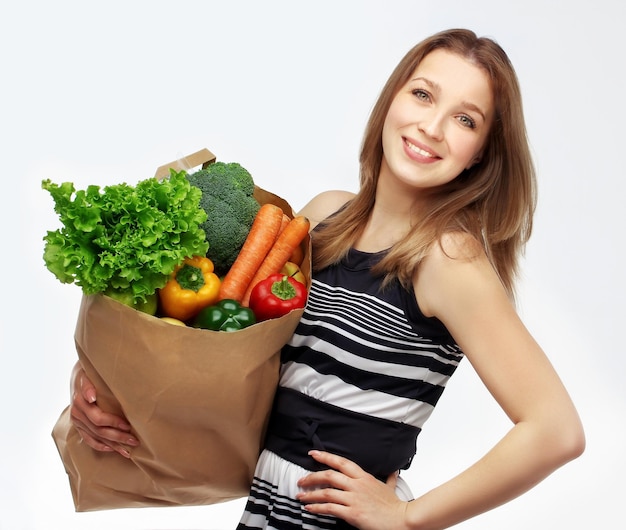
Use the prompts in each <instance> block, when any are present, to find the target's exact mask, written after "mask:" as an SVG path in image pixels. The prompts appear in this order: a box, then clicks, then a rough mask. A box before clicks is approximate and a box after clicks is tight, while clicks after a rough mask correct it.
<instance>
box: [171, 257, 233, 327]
mask: <svg viewBox="0 0 626 530" xmlns="http://www.w3.org/2000/svg"><path fill="white" fill-rule="evenodd" d="M213 270H214V266H213V262H212V261H211V260H210V259H209V258H206V257H204V256H193V257H191V258H187V259H185V261H183V263H182V264H181V265H179V266H178V267H177V268H176V269H175V270H174V272H173V273H172V275H171V277H170V279H169V280H168V282H167V283H166V284H165V286H164V287H163V288H161V289H159V301H160V311H161V313H162V314H163V315H164V316H168V317H172V318H177V319H178V320H183V321H185V320H189V319H190V318H193V317H194V316H196V315H197V314H198V313H199V312H200V310H202V309H203V308H205V307H207V306H210V305H211V304H214V303H215V302H217V299H218V295H219V291H220V284H221V281H220V279H219V277H218V276H217V274H215V273H214V272H213Z"/></svg>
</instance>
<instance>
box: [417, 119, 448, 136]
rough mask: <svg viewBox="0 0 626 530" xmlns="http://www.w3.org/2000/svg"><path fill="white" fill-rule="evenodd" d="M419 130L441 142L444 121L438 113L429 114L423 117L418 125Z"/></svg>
mask: <svg viewBox="0 0 626 530" xmlns="http://www.w3.org/2000/svg"><path fill="white" fill-rule="evenodd" d="M418 127H419V130H420V131H421V132H423V133H424V134H425V135H427V136H429V137H430V138H432V139H433V140H437V141H439V140H441V139H442V138H443V120H442V117H441V116H439V115H438V114H436V113H434V112H433V113H429V114H426V115H424V116H423V117H422V119H421V120H420V122H419V123H418Z"/></svg>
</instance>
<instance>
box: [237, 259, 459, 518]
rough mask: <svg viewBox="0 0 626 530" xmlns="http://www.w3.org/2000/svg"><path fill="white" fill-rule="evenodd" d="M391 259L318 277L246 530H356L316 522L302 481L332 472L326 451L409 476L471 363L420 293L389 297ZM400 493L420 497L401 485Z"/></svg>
mask: <svg viewBox="0 0 626 530" xmlns="http://www.w3.org/2000/svg"><path fill="white" fill-rule="evenodd" d="M382 256H383V253H376V254H370V253H364V252H360V251H357V250H351V251H350V253H349V255H348V256H347V258H346V259H345V260H344V261H343V262H342V263H341V264H339V265H336V266H332V267H329V268H327V269H324V270H323V271H320V272H317V273H315V274H314V277H313V280H312V285H311V290H310V294H309V298H308V302H307V306H306V308H305V311H304V314H303V316H302V319H301V321H300V323H299V325H298V327H297V329H296V331H295V333H294V335H293V337H292V339H291V340H290V342H289V343H288V344H287V345H286V346H285V347H284V348H283V351H282V354H281V375H280V382H279V387H278V390H277V394H276V399H275V403H274V407H273V412H272V417H271V419H270V425H269V428H268V434H267V438H266V442H265V449H264V451H263V453H262V454H261V456H260V458H259V462H258V464H257V468H256V471H255V477H254V482H253V484H252V488H251V491H250V496H249V498H248V502H247V504H246V507H245V512H244V514H243V516H242V519H241V522H240V523H239V526H238V530H245V529H274V530H294V529H301V528H302V529H308V530H323V529H341V528H352V527H351V526H349V525H348V524H347V523H345V522H344V521H340V520H338V519H336V518H333V517H328V516H318V515H314V514H309V513H307V512H306V511H305V510H303V509H302V505H301V503H300V502H299V501H298V500H296V499H295V495H296V493H297V492H298V487H297V485H296V483H297V481H298V479H299V478H301V477H303V476H304V475H306V474H307V473H309V472H310V471H314V470H319V469H322V467H321V465H320V464H318V463H317V462H315V461H314V460H313V459H312V458H311V457H309V456H308V455H307V452H308V451H309V450H310V449H322V450H326V451H329V452H332V453H336V454H339V455H342V456H345V457H347V458H349V459H350V460H353V461H355V462H356V463H357V464H359V465H360V466H361V467H362V468H363V469H365V470H366V471H368V472H369V473H371V474H373V475H374V476H376V477H378V478H379V479H381V480H386V479H387V477H388V476H389V475H390V474H391V473H393V472H394V471H397V470H399V469H406V468H408V467H409V465H410V463H411V459H412V458H413V455H414V454H415V444H416V439H417V436H418V434H419V433H420V431H421V429H422V426H423V424H424V422H425V421H426V419H427V418H428V417H429V416H430V414H431V412H432V411H433V408H434V406H435V404H436V403H437V401H438V399H439V397H440V396H441V394H442V392H443V390H444V387H445V384H446V382H447V380H448V379H449V377H450V376H451V375H452V374H453V372H454V371H455V369H456V367H457V366H458V364H459V362H460V361H461V359H462V357H463V353H462V352H461V350H460V348H459V347H458V346H457V345H456V343H455V342H454V340H453V339H452V337H451V336H450V334H449V333H448V331H447V330H446V328H445V327H444V326H443V325H442V323H441V322H440V321H438V320H437V319H434V318H427V317H425V316H424V315H422V313H421V312H420V310H419V307H418V305H417V303H416V300H415V295H414V293H413V292H412V291H407V290H406V289H404V288H402V287H401V286H400V284H399V283H397V282H394V283H392V284H390V285H389V286H388V287H387V288H385V289H384V290H381V280H382V278H381V277H377V276H374V275H373V274H372V273H371V268H372V266H373V265H374V264H375V263H376V262H377V261H378V260H380V258H382ZM396 492H397V494H398V496H399V497H400V498H402V499H404V500H410V499H411V493H410V491H409V490H408V488H407V487H406V484H405V483H404V482H403V481H402V480H401V479H400V480H399V482H398V488H397V491H396Z"/></svg>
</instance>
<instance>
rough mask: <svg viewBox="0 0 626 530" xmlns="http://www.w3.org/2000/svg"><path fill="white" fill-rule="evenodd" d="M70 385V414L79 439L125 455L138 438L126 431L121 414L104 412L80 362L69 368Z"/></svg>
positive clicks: (125, 422) (99, 447)
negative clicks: (70, 369)
mask: <svg viewBox="0 0 626 530" xmlns="http://www.w3.org/2000/svg"><path fill="white" fill-rule="evenodd" d="M70 387H71V396H72V400H71V404H70V415H71V418H72V423H73V425H74V427H76V429H77V430H78V433H79V435H80V437H81V439H82V440H83V442H84V443H86V444H87V445H88V446H90V447H91V448H93V449H95V450H97V451H105V452H113V451H117V452H118V453H119V454H121V455H122V456H124V457H126V458H129V457H130V451H129V449H130V448H132V447H136V446H138V445H139V441H138V440H137V439H136V438H135V437H134V436H132V434H131V433H130V425H129V424H128V421H126V419H125V418H121V417H119V416H116V415H115V414H109V413H107V412H104V411H103V410H102V409H101V408H100V407H99V406H98V405H97V402H96V388H95V387H94V385H93V383H92V382H91V381H90V380H89V379H88V378H87V376H86V375H85V371H84V370H83V368H82V366H81V365H80V362H78V363H76V365H75V366H74V369H73V370H72V377H71V381H70Z"/></svg>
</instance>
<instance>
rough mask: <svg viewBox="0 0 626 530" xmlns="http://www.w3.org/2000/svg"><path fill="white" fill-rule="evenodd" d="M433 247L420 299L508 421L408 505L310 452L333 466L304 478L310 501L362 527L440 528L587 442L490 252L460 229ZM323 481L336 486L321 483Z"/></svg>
mask: <svg viewBox="0 0 626 530" xmlns="http://www.w3.org/2000/svg"><path fill="white" fill-rule="evenodd" d="M444 247H445V250H446V252H444V251H443V250H441V249H440V248H438V247H437V248H435V249H434V250H433V252H432V254H431V255H430V256H429V257H428V258H427V259H426V260H425V262H424V263H423V264H422V266H421V268H420V271H419V275H418V276H417V279H416V282H415V290H416V295H417V299H418V300H419V302H420V307H421V308H422V310H423V311H424V313H425V314H427V315H428V316H436V317H437V318H439V319H440V320H441V321H442V322H443V323H444V324H445V325H446V326H447V328H448V329H449V331H450V332H451V333H452V335H453V336H454V337H455V340H456V341H457V342H458V343H459V345H460V346H461V348H462V349H463V351H464V353H465V355H466V356H467V358H468V359H469V361H470V362H471V363H472V365H473V366H474V368H475V369H476V371H477V373H478V375H479V376H480V378H481V379H482V381H483V382H484V384H485V385H486V387H487V388H488V389H489V391H490V392H491V394H492V395H493V396H494V398H495V399H496V400H497V401H498V403H499V404H500V406H501V407H502V409H503V410H504V411H505V413H506V414H507V415H508V416H509V418H510V419H511V421H512V422H513V427H512V429H511V430H510V431H509V432H508V433H507V434H506V435H505V436H504V437H503V438H502V439H501V440H500V441H499V442H498V443H497V444H496V445H495V446H494V447H493V448H492V449H491V450H490V451H489V452H488V453H487V454H486V455H485V456H484V457H483V458H481V459H480V460H479V461H478V462H476V463H475V464H473V465H472V466H471V467H469V468H468V469H467V470H465V471H463V472H462V473H460V474H459V475H458V476H456V477H454V478H452V479H451V480H449V481H448V482H446V483H444V484H442V485H441V486H439V487H437V488H435V489H433V490H431V491H429V492H427V493H426V494H424V495H422V496H421V497H419V498H417V499H415V500H414V501H411V502H409V503H402V502H400V501H399V500H398V499H397V498H394V497H393V496H391V495H390V490H389V488H387V489H385V487H384V485H383V484H382V483H378V484H377V483H376V482H377V481H375V480H374V479H373V478H372V477H371V476H369V475H367V474H366V473H364V472H363V471H362V470H361V469H360V468H358V466H356V464H354V463H352V462H349V461H347V460H345V459H342V458H340V457H337V456H335V455H329V454H327V453H323V454H315V455H314V458H316V459H318V460H319V461H321V462H324V463H326V464H327V465H329V466H331V467H332V468H334V469H335V470H337V471H332V470H331V471H322V472H319V473H314V474H312V475H309V476H308V477H307V478H306V479H304V480H303V481H302V482H301V486H302V487H303V488H310V487H318V488H319V487H322V489H320V490H317V491H311V492H306V493H303V494H302V496H301V499H302V500H303V502H306V503H312V504H309V505H308V509H309V510H311V511H313V512H316V513H327V514H331V515H336V516H338V517H341V518H344V519H346V520H347V521H348V522H350V523H351V524H353V525H355V526H357V527H358V528H361V529H363V530H366V529H372V530H374V529H375V530H381V529H384V528H389V529H391V528H394V529H401V528H407V529H420V530H422V529H441V528H448V527H450V526H453V525H455V524H457V523H459V522H461V521H463V520H466V519H469V518H471V517H473V516H475V515H478V514H480V513H482V512H485V511H487V510H490V509H492V508H494V507H496V506H499V505H501V504H503V503H505V502H507V501H509V500H511V499H513V498H515V497H517V496H519V495H520V494H522V493H524V492H525V491H527V490H529V489H530V488H532V487H533V486H534V485H536V484H537V483H538V482H540V481H541V480H542V479H544V478H545V477H546V476H548V475H549V474H550V473H551V472H553V471H554V470H555V469H557V468H558V467H559V466H561V465H563V464H564V463H566V462H568V461H569V460H571V459H573V458H576V457H577V456H579V455H580V454H581V453H582V451H583V450H584V445H585V440H584V434H583V429H582V426H581V423H580V419H579V417H578V414H577V412H576V410H575V408H574V405H573V404H572V401H571V400H570V398H569V396H568V393H567V391H566V390H565V388H564V386H563V384H562V383H561V381H560V379H559V377H558V376H557V374H556V372H555V371H554V369H553V367H552V366H551V364H550V362H549V361H548V359H547V357H546V356H545V354H544V353H543V351H542V350H541V348H540V347H539V346H538V344H537V343H536V342H535V341H534V339H533V338H532V337H531V335H530V334H529V332H528V331H527V329H526V328H525V327H524V325H523V324H522V322H521V321H520V319H519V317H518V316H517V314H516V312H515V310H514V308H513V306H512V304H511V302H510V300H509V299H508V297H507V295H506V292H505V291H504V289H503V287H502V285H501V283H500V281H499V279H498V277H497V275H496V273H495V271H494V269H493V268H492V266H491V265H490V263H489V261H488V260H487V258H486V256H485V255H484V253H483V252H482V249H480V248H479V246H478V245H477V244H475V243H474V242H473V240H468V238H467V237H466V236H457V235H455V236H450V237H449V238H447V239H446V242H445V244H444ZM324 484H328V485H330V486H331V487H332V488H325V487H323V485H324Z"/></svg>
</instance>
